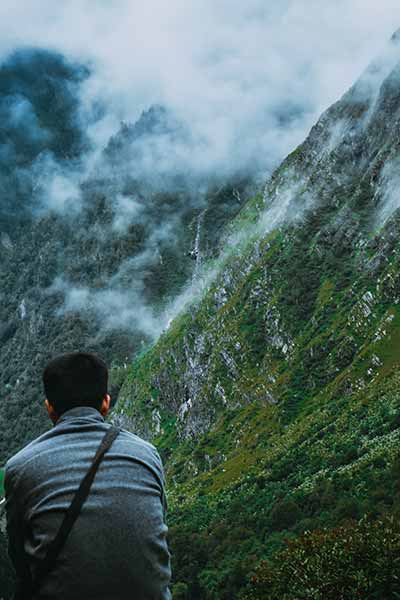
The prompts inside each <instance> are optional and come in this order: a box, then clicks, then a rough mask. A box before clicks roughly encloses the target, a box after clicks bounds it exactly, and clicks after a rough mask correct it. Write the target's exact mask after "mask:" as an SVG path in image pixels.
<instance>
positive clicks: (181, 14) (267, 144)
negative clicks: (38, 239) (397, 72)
mask: <svg viewBox="0 0 400 600" xmlns="http://www.w3.org/2000/svg"><path fill="white" fill-rule="evenodd" d="M399 24H400V5H399V4H398V2H397V0H396V1H395V0H382V1H381V2H379V3H376V2H372V1H369V0H337V1H336V2H334V3H333V2H329V1H328V0H322V1H321V0H284V1H282V2H279V3H272V2H269V3H266V2H265V0H247V1H246V2H239V1H235V0H234V1H233V2H232V1H231V0H230V1H229V2H228V0H201V1H200V0H191V2H184V1H183V0H171V1H170V2H163V1H162V0H148V2H146V3H142V2H139V1H132V0H110V1H109V2H103V1H99V0H69V1H68V2H62V3H61V2H54V1H53V0H38V2H31V3H14V2H13V3H12V2H10V1H7V0H4V1H3V2H2V3H1V6H0V33H1V35H0V40H1V42H0V55H1V54H2V55H3V56H4V55H5V54H6V53H7V52H8V51H10V50H11V49H14V48H15V47H16V46H17V45H20V44H24V45H35V46H50V47H53V48H55V49H58V50H60V51H62V52H64V53H66V54H67V55H68V56H72V57H74V58H75V59H77V60H87V59H89V60H91V62H92V65H93V68H94V75H93V77H91V78H90V79H89V81H88V84H87V86H86V88H85V99H86V101H87V102H90V101H92V99H93V98H94V97H100V98H102V99H103V100H104V101H106V103H107V106H108V108H109V112H108V114H107V116H106V120H105V121H103V122H102V123H101V124H99V126H97V127H96V128H94V129H92V130H91V133H92V134H93V135H94V136H96V139H97V140H98V141H99V142H100V143H104V142H105V140H106V139H107V137H108V135H109V134H110V133H111V132H112V131H115V128H116V127H117V125H118V123H119V121H120V120H121V119H124V120H131V121H133V120H135V119H136V118H137V117H138V115H139V114H140V112H141V111H142V110H143V109H145V108H148V106H149V105H151V104H154V103H161V104H167V105H168V106H169V107H171V109H172V110H173V111H174V112H175V113H176V115H177V116H178V117H179V118H182V119H183V120H184V121H185V122H187V123H190V127H191V130H192V132H193V135H194V138H195V139H196V140H199V142H200V140H201V141H202V142H203V143H201V144H200V143H199V144H198V145H197V146H196V151H195V152H194V155H193V157H192V159H193V162H195V163H201V162H203V163H206V164H207V165H209V166H210V165H212V166H213V167H214V168H215V169H218V168H219V169H229V168H230V167H234V168H236V167H237V166H241V165H246V164H254V163H255V162H257V163H258V166H259V167H260V168H263V169H264V170H265V172H268V170H269V169H270V168H271V166H273V165H274V164H276V162H277V161H279V160H280V159H281V158H282V157H283V156H284V155H285V154H286V153H287V152H288V151H289V150H290V149H292V148H293V147H294V146H295V145H296V144H297V143H298V142H300V141H301V139H302V138H303V137H304V135H305V134H306V132H307V130H308V128H309V127H310V125H311V124H312V123H313V121H315V119H316V117H317V116H318V114H319V113H320V112H321V111H322V110H323V109H324V108H326V107H327V106H328V105H329V104H330V103H331V102H333V101H334V100H335V99H336V98H337V97H338V96H340V95H341V94H342V93H343V92H344V91H345V89H346V88H347V87H348V86H349V85H350V84H351V83H352V81H353V80H354V79H355V78H356V77H357V76H358V74H359V73H360V72H361V70H362V69H363V68H364V67H365V66H366V64H367V63H368V62H369V61H370V60H371V59H372V57H373V56H375V55H376V54H377V53H378V52H379V49H380V47H381V46H382V45H383V43H384V40H385V39H387V38H388V37H389V36H390V35H391V33H392V32H393V31H394V30H395V29H396V28H397V27H398V25H399ZM282 121H283V122H284V127H282ZM175 158H176V160H184V158H186V160H188V158H190V157H187V156H186V157H182V153H181V152H179V151H177V155H176V157H175Z"/></svg>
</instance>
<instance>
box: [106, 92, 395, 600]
mask: <svg viewBox="0 0 400 600" xmlns="http://www.w3.org/2000/svg"><path fill="white" fill-rule="evenodd" d="M389 110H391V109H390V108H389ZM361 112H362V111H361ZM360 114H361V113H360V110H359V109H357V110H354V111H352V110H350V108H349V99H348V98H347V99H346V101H343V103H338V104H337V105H335V106H334V107H333V108H332V109H331V110H330V111H328V114H327V116H326V115H325V117H324V120H323V123H324V125H321V127H319V129H318V127H317V126H316V128H314V129H313V130H312V132H311V134H310V137H309V138H308V139H307V140H306V142H305V143H304V144H303V145H302V146H301V148H300V149H299V150H298V151H296V152H294V153H292V154H291V155H290V156H289V157H288V159H287V160H286V161H285V162H284V163H283V164H282V165H281V167H280V168H279V169H278V170H277V171H276V172H275V174H274V175H273V177H272V178H271V181H270V182H269V184H268V186H267V190H266V194H265V198H266V201H265V203H264V202H261V200H260V198H255V199H254V200H253V201H252V202H250V203H249V204H248V206H245V207H244V208H243V209H242V211H241V212H240V213H239V214H238V216H237V218H236V220H235V221H234V222H233V223H232V225H231V226H230V231H233V232H235V234H236V235H237V236H238V238H239V239H242V238H241V237H240V234H239V232H240V230H241V227H242V226H243V227H244V229H245V231H246V232H248V234H247V235H244V236H242V237H243V239H246V240H247V243H245V244H243V245H238V249H237V252H236V253H235V252H233V253H231V254H230V255H229V256H228V258H227V259H226V260H225V261H224V262H221V263H220V265H219V266H220V271H219V274H218V276H217V277H216V278H215V280H214V281H213V283H212V285H211V286H210V287H209V289H208V290H207V292H206V293H205V295H204V298H203V299H202V301H201V302H200V303H199V304H198V305H192V306H191V307H190V309H189V310H188V311H187V312H186V313H185V314H183V315H181V316H180V317H179V318H178V319H177V320H176V321H175V322H174V323H173V324H172V325H171V327H170V329H169V330H168V331H167V332H165V334H164V335H163V336H162V337H161V338H160V340H159V342H158V343H157V344H156V345H154V346H153V347H152V348H151V349H150V350H149V351H148V352H147V353H145V354H144V355H143V356H142V357H141V358H140V359H138V360H137V361H136V362H135V363H134V364H133V365H132V366H131V367H129V368H128V376H127V378H126V380H125V381H124V383H123V385H122V389H121V395H120V401H119V404H118V406H117V411H119V412H120V414H121V415H123V417H124V418H125V419H126V423H127V425H128V426H129V424H133V426H134V427H135V430H136V431H138V432H143V433H145V435H147V436H150V437H151V438H152V440H153V441H154V443H155V444H156V445H157V446H158V447H159V448H160V450H161V452H162V455H163V458H164V461H165V465H166V470H167V478H168V482H169V525H170V544H171V549H172V554H173V571H174V588H173V590H174V595H175V597H176V598H185V597H187V598H190V599H191V600H228V599H229V600H230V599H231V598H241V597H249V598H250V597H251V598H269V597H271V598H275V597H276V598H278V597H282V598H284V597H285V596H283V595H282V594H284V593H287V590H283V587H282V586H283V585H284V583H282V582H283V581H284V578H285V577H286V574H287V573H288V571H287V570H285V569H286V568H287V569H290V565H294V564H295V561H296V560H299V558H298V557H299V556H300V555H301V553H302V552H303V547H304V546H307V544H314V543H315V545H316V547H317V546H318V548H319V550H318V552H320V554H316V557H315V561H317V562H318V556H320V555H321V556H320V562H318V565H320V567H321V568H324V565H325V562H324V561H328V562H329V560H330V559H329V557H330V556H331V557H332V552H334V551H336V550H333V546H334V543H333V542H332V539H334V538H335V536H336V537H337V538H338V550H337V551H338V552H339V550H340V548H343V547H347V545H348V544H349V541H348V540H349V536H351V535H353V534H352V533H351V532H354V537H352V538H351V539H352V540H353V541H354V547H352V549H351V553H350V557H349V561H350V562H348V563H346V561H345V560H344V559H343V561H342V562H340V560H339V561H338V571H337V573H336V575H335V573H333V572H332V570H331V571H329V577H330V578H331V582H332V586H333V587H332V590H334V592H332V594H334V593H336V592H337V594H339V595H338V596H337V597H338V598H341V597H342V598H349V597H352V596H348V595H346V594H348V589H350V588H349V586H351V585H353V584H354V586H353V587H354V589H355V590H356V593H357V594H358V596H355V597H360V598H380V597H383V596H382V590H383V589H386V588H385V587H384V586H386V585H392V583H390V581H391V579H390V577H391V576H390V577H389V575H387V577H386V575H385V577H386V578H385V577H383V579H382V578H380V575H379V572H380V570H381V563H380V562H379V561H380V555H378V554H374V553H373V552H372V550H371V548H369V549H368V548H367V547H366V548H365V552H367V555H366V556H367V558H368V560H370V563H368V564H369V565H370V566H369V567H368V574H366V575H365V577H364V575H363V574H362V573H360V570H359V566H358V563H357V560H358V559H356V558H354V557H357V556H358V555H359V551H360V548H361V547H363V544H364V541H365V540H373V539H374V540H375V541H373V542H371V543H372V544H373V545H374V548H375V546H376V548H379V547H380V546H379V544H382V540H383V539H384V536H385V535H386V533H387V531H386V529H385V528H386V527H387V525H382V526H381V525H380V523H381V522H383V523H385V524H387V523H389V522H390V519H391V518H392V519H393V547H394V545H395V544H398V521H399V518H400V416H399V415H400V392H399V389H400V373H399V367H400V351H399V350H400V337H399V331H400V329H399V325H400V308H399V307H400V235H399V234H400V219H399V217H398V215H397V213H396V212H393V214H392V215H391V217H390V218H389V219H388V220H387V221H386V222H385V223H384V224H383V225H382V223H380V220H379V215H380V213H379V211H380V207H379V198H381V197H382V191H381V189H380V187H379V186H380V184H379V175H378V174H379V172H380V170H382V169H383V166H384V164H385V160H382V161H380V162H379V165H378V164H377V163H376V162H375V158H374V157H375V156H376V155H377V154H379V152H380V150H382V155H381V156H383V157H386V158H388V156H387V148H388V139H392V152H393V153H394V152H396V151H397V150H396V149H397V148H398V144H397V142H396V139H397V138H396V133H395V131H394V129H393V130H392V129H388V130H386V131H385V135H383V134H382V130H381V128H380V126H379V125H378V121H379V119H381V115H379V119H378V117H377V116H376V119H377V121H376V124H375V122H374V119H375V115H374V114H372V115H371V117H370V121H369V125H368V127H369V129H368V133H367V132H366V130H365V129H364V128H363V126H362V125H360V124H359V118H360ZM341 118H346V119H348V120H349V122H348V127H349V129H351V127H353V128H354V134H352V141H351V145H349V144H348V140H347V139H346V138H343V140H339V141H338V147H336V148H335V149H333V150H332V151H330V152H327V151H326V147H325V144H326V139H327V136H328V135H329V134H328V133H327V132H326V131H325V130H324V127H325V128H326V130H327V131H329V128H330V127H332V126H333V124H334V120H335V119H341ZM386 118H389V116H388V115H386ZM379 122H380V121H379ZM317 132H318V134H317ZM371 132H373V133H371ZM321 140H322V141H321ZM349 152H351V156H350V157H349V156H348V153H349ZM346 156H347V158H346ZM264 206H267V208H266V209H264V208H263V207H264ZM281 206H285V209H284V211H283V212H282V218H281V220H279V219H278V220H277V219H276V211H279V210H281ZM288 215H292V216H291V217H290V218H288ZM252 219H255V221H257V219H258V222H257V224H256V225H255V224H254V223H255V221H252ZM271 222H274V223H276V225H275V226H274V227H273V228H272V229H271V227H270V223H271ZM248 227H250V229H247V228H248ZM360 519H364V520H363V521H362V524H360V525H354V522H356V521H359V520H360ZM349 522H352V523H353V525H349V524H348V523H349ZM366 523H367V524H366ZM352 527H353V529H351V528H352ZM349 528H350V529H349ZM385 531H386V533H385ZM306 532H311V533H306ZM312 532H314V533H312ZM318 532H320V533H318ZM390 535H392V534H390ZM313 536H314V537H313ZM374 536H375V537H374ZM382 536H383V537H382ZM396 536H397V537H396ZM363 540H364V541H363ZM396 540H397V541H396ZM288 544H289V545H288ZM335 548H336V546H335ZM293 549H294V550H293ZM389 550H390V549H389ZM389 550H388V551H389ZM288 552H289V553H290V552H293V554H289V555H288V554H287V553H288ZM282 553H283V554H282ZM285 553H286V554H285ZM352 553H353V554H352ZM282 556H284V557H287V565H288V566H287V567H286V566H285V565H283V566H281V567H280V566H279V565H280V562H281V560H282ZM353 558H354V561H353ZM291 561H292V562H291ZM352 561H353V562H352ZM257 565H261V566H260V567H259V568H258V567H257ZM265 565H267V567H266V566H265ZM304 568H305V567H304ZM318 568H319V567H318ZM279 569H281V570H280V571H279ZM346 569H348V577H347V579H346V578H345V577H344V576H343V573H344V571H345V570H346ZM271 573H272V575H271ZM302 573H303V572H302V571H301V569H300V571H299V577H303V575H302ZM327 573H328V570H327ZM255 574H256V575H255ZM273 576H276V587H275V589H274V588H272V587H271V591H270V594H275V595H268V593H267V592H266V587H264V588H263V587H262V586H263V585H264V583H265V582H269V581H270V580H271V578H272V577H273ZM254 577H255V579H254ZM307 577H309V581H310V582H311V583H310V585H311V584H312V585H314V587H315V585H316V584H315V582H317V580H318V579H319V575H318V570H317V563H316V562H315V563H314V562H313V561H311V560H310V571H309V572H307ZM355 581H356V582H358V583H357V584H356V583H354V582H355ZM255 582H258V583H256V584H255ZM260 582H261V583H260ZM263 582H264V583H263ZM388 582H389V583H388ZM265 585H266V584H265ZM305 585H308V583H306V584H305ZM357 585H358V588H357ZM393 585H394V584H393ZM396 585H397V584H396ZM257 586H258V587H257ZM260 586H261V587H260ZM279 586H280V587H279ZM335 586H336V587H335ZM346 586H347V587H346ZM382 586H383V587H382ZM392 587H393V586H392ZM310 589H311V588H310ZM312 589H313V594H314V595H313V596H307V593H308V592H306V591H304V590H303V591H302V590H301V589H300V588H298V595H297V596H287V597H288V598H291V597H293V598H295V597H296V598H300V597H304V598H308V597H315V598H322V595H321V594H322V592H321V589H322V588H321V589H320V588H318V587H315V593H314V588H312ZM346 590H347V591H346ZM394 591H396V593H397V588H396V589H395V587H393V593H394ZM296 593H297V592H296ZM329 593H331V592H329ZM385 593H386V592H385ZM257 594H258V595H257ZM279 594H281V596H279ZM301 594H303V595H301ZM340 594H341V595H340ZM368 594H369V595H368ZM327 597H329V596H327ZM330 597H335V596H334V595H333V596H332V595H331V596H330ZM393 597H395V596H393Z"/></svg>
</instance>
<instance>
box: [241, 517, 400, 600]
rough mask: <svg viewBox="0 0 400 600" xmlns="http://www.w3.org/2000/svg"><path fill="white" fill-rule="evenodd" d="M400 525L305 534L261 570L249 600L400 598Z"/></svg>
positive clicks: (389, 523) (358, 526)
mask: <svg viewBox="0 0 400 600" xmlns="http://www.w3.org/2000/svg"><path fill="white" fill-rule="evenodd" d="M399 572H400V527H399V521H395V520H393V519H390V518H386V519H384V520H383V521H381V520H379V521H376V522H371V521H368V520H364V521H361V522H360V523H357V524H354V523H349V524H347V525H345V526H342V527H338V528H335V529H331V530H322V531H315V532H313V533H309V532H307V533H305V534H303V535H301V536H300V537H299V538H298V539H297V540H295V541H288V542H287V544H286V548H285V550H283V551H282V552H279V553H277V554H276V555H275V556H274V558H273V559H272V560H271V561H264V562H263V563H261V564H260V565H259V567H258V568H257V570H256V573H255V575H254V576H253V577H252V580H251V588H252V591H251V592H250V593H249V594H246V596H245V597H244V598H245V600H265V599H266V598H268V599H270V600H297V599H298V598H315V599H316V600H323V599H326V600H341V599H343V600H345V599H347V598H354V599H360V600H363V599H370V600H373V599H375V600H381V599H383V598H388V599H389V598H398V597H400V579H399V576H398V575H399Z"/></svg>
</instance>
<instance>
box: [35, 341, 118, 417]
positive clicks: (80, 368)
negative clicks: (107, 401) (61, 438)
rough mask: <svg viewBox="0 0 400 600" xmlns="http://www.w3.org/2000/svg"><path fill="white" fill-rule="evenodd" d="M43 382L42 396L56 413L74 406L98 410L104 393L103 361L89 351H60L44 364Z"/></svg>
mask: <svg viewBox="0 0 400 600" xmlns="http://www.w3.org/2000/svg"><path fill="white" fill-rule="evenodd" d="M43 385H44V391H45V393H46V398H47V400H48V401H49V402H50V404H51V405H52V406H53V408H54V410H55V411H56V413H57V415H58V416H61V415H62V414H63V413H64V412H65V411H67V410H69V409H71V408H75V407H77V406H91V407H93V408H96V409H97V410H100V407H101V403H102V401H103V398H104V397H105V396H106V394H107V385H108V369H107V365H106V364H105V362H103V361H102V360H101V358H99V357H97V356H95V355H94V354H90V353H89V352H71V353H69V354H61V355H60V356H56V357H55V358H53V360H51V361H50V362H49V364H48V365H47V367H46V368H45V370H44V372H43Z"/></svg>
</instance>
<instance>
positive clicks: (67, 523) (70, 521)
mask: <svg viewBox="0 0 400 600" xmlns="http://www.w3.org/2000/svg"><path fill="white" fill-rule="evenodd" d="M119 431H120V430H119V429H117V428H116V427H110V428H109V429H108V430H107V432H106V434H105V436H104V437H103V439H102V441H101V444H100V446H99V447H98V449H97V452H96V454H95V457H94V458H93V461H92V464H91V466H90V469H89V470H88V472H87V473H86V475H85V477H84V478H83V479H82V481H81V484H80V486H79V488H78V491H77V492H76V494H75V496H74V498H73V500H72V502H71V505H70V507H69V508H68V510H67V512H66V513H65V516H64V519H63V521H62V523H61V526H60V529H59V530H58V532H57V534H56V536H55V538H54V539H53V540H52V541H51V542H50V544H49V545H48V547H47V550H46V555H45V557H44V559H43V560H42V561H41V562H40V565H39V568H38V570H37V572H36V576H35V577H34V580H33V581H32V585H31V590H32V594H34V593H35V592H37V590H38V589H39V587H40V585H41V583H42V581H43V579H44V577H45V576H46V575H48V573H50V571H51V570H52V569H53V567H54V565H55V563H56V561H57V558H58V555H59V554H60V552H61V550H62V548H63V546H64V544H65V542H66V541H67V538H68V536H69V534H70V532H71V529H72V527H73V526H74V523H75V521H76V519H77V518H78V516H79V513H80V512H81V509H82V506H83V505H84V503H85V500H86V498H87V497H88V495H89V492H90V488H91V486H92V483H93V480H94V478H95V475H96V472H97V469H98V468H99V465H100V463H101V460H102V458H103V456H104V454H105V453H106V452H107V450H108V449H109V448H110V446H111V444H112V443H113V441H114V440H115V438H116V437H117V435H118V434H119Z"/></svg>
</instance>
